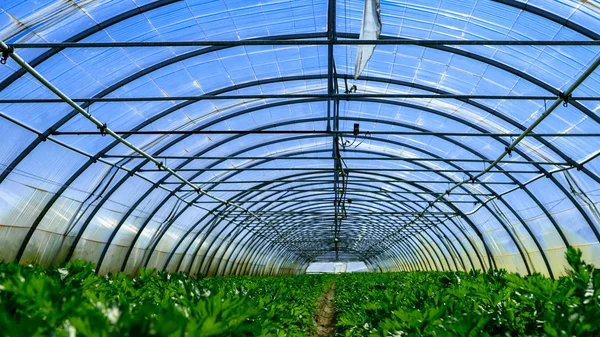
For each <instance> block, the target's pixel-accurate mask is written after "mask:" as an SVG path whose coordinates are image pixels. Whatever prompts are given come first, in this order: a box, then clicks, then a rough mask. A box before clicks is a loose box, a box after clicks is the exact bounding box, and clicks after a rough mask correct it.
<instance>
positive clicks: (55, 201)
mask: <svg viewBox="0 0 600 337" xmlns="http://www.w3.org/2000/svg"><path fill="white" fill-rule="evenodd" d="M328 6H329V4H328V2H327V1H321V0H312V1H288V0H286V1H279V0H273V1H269V0H260V1H257V0H254V1H253V0H243V1H242V0H238V1H224V0H213V1H200V0H199V1H175V0H166V1H164V0H163V1H139V0H136V1H129V0H122V1H100V0H98V1H93V0H82V1H77V2H56V1H50V0H48V1H35V2H32V1H12V2H10V3H8V2H7V3H0V8H1V11H0V38H1V39H2V40H3V41H4V42H5V43H7V44H8V45H11V44H16V48H15V52H16V53H17V54H18V55H20V56H21V57H22V58H23V59H24V60H25V61H27V62H28V63H29V64H31V65H32V66H33V67H35V69H36V70H37V71H38V72H39V73H41V74H42V75H43V76H44V77H45V78H46V79H48V80H49V81H50V82H51V83H52V84H53V85H54V86H56V87H57V88H59V89H60V90H61V91H63V92H64V93H65V94H66V95H68V96H69V97H71V98H78V99H80V100H79V101H78V102H79V103H80V105H81V106H82V107H83V108H84V109H86V110H87V111H88V112H89V113H90V114H91V115H93V116H94V117H95V118H96V119H98V120H99V121H101V122H103V123H106V125H107V126H108V127H109V128H110V129H112V130H120V131H122V132H126V131H149V132H155V131H158V132H163V133H162V134H159V133H155V134H152V133H137V134H136V133H134V134H123V137H124V138H126V139H127V141H129V142H131V143H132V144H134V145H135V146H137V147H139V148H141V149H143V150H144V151H146V152H147V153H149V154H151V155H152V156H154V157H156V158H159V160H161V161H162V162H163V163H164V164H165V166H168V167H170V168H173V169H175V170H176V171H178V173H179V174H181V176H183V177H185V178H186V179H188V180H189V181H191V182H194V184H196V185H197V186H199V187H201V188H202V189H203V190H206V191H208V192H209V193H210V194H211V195H213V196H216V197H218V198H221V199H223V200H227V201H229V202H230V203H231V204H223V203H221V202H219V201H215V200H214V199H211V198H209V197H207V196H206V195H204V194H197V193H195V192H194V191H193V190H192V189H190V188H189V186H185V185H183V184H181V182H180V181H179V180H178V179H176V178H174V177H173V176H172V175H170V174H169V173H168V172H165V171H164V170H162V171H161V170H159V168H157V166H156V165H155V164H154V163H151V162H149V161H148V160H147V159H145V158H141V157H140V156H139V155H138V154H137V153H135V152H133V151H132V150H131V149H130V148H128V147H126V146H124V145H123V144H120V143H119V142H117V141H116V140H115V139H114V138H112V137H110V136H104V137H103V136H101V135H98V134H94V133H95V132H97V131H98V130H97V128H96V125H94V124H93V123H91V122H90V121H89V120H88V119H86V118H85V117H84V116H83V115H81V114H78V113H77V112H76V111H75V110H73V108H72V107H70V106H69V105H67V104H65V103H62V102H58V101H51V102H46V103H39V102H35V100H36V99H56V96H55V95H54V94H52V92H51V91H50V90H48V89H47V88H46V87H45V86H44V85H42V84H41V83H40V82H39V81H38V80H36V79H35V78H33V77H32V76H31V75H30V74H27V73H26V72H25V71H23V70H22V69H21V67H20V66H19V65H18V64H17V63H15V62H13V61H12V60H9V61H8V62H7V64H6V65H3V66H0V90H1V91H0V133H1V134H2V135H3V138H2V146H0V247H1V248H0V259H1V260H5V261H20V262H21V263H26V264H27V263H39V264H42V265H49V264H53V263H59V262H62V261H65V260H68V259H77V258H81V259H87V260H90V261H93V262H95V263H98V264H99V272H101V273H105V272H108V271H119V270H123V271H126V272H131V273H135V272H137V270H139V268H141V267H143V266H147V267H154V268H159V269H167V270H170V271H186V272H189V273H192V274H194V273H203V274H209V275H222V274H241V273H245V274H276V273H295V272H298V271H303V270H305V269H306V267H307V266H308V264H309V263H311V262H313V261H326V260H332V259H335V258H336V256H337V258H338V259H341V260H349V261H356V260H361V261H364V262H365V263H366V264H367V265H368V266H369V268H371V269H375V270H414V269H426V270H430V269H438V270H454V269H458V270H468V269H473V268H488V267H490V266H495V267H498V268H506V269H508V270H511V271H517V272H520V273H523V274H527V273H533V272H540V273H543V274H546V275H551V276H556V275H559V274H560V273H562V272H563V271H564V266H565V265H566V264H565V262H564V259H563V254H564V251H565V249H566V247H567V246H569V245H571V246H575V247H578V248H580V249H581V250H582V251H583V252H584V257H585V258H586V259H587V260H588V261H591V262H595V263H596V264H599V263H600V245H599V239H600V234H599V231H600V218H599V217H600V212H599V211H598V209H597V203H598V201H599V193H598V191H599V190H600V189H599V186H600V185H599V183H600V176H599V174H600V172H599V171H600V170H599V168H600V165H599V161H598V159H597V156H598V153H599V150H598V149H599V148H600V138H599V137H597V136H591V135H594V134H600V124H599V123H600V117H599V116H598V110H599V109H600V99H598V100H593V99H587V100H571V101H570V102H569V104H568V105H567V106H563V105H562V104H561V105H560V106H559V107H558V108H557V109H556V110H554V111H553V112H552V113H551V114H550V115H549V116H548V117H547V118H546V119H545V120H544V121H543V122H542V123H541V124H539V125H538V126H537V127H536V128H535V129H534V133H536V134H543V135H544V136H532V135H530V136H528V137H526V138H524V140H523V141H522V142H520V143H519V144H518V145H517V147H516V148H515V149H514V150H513V151H512V153H511V156H510V157H508V156H507V157H506V158H504V160H503V162H501V163H500V164H499V165H498V166H496V167H495V168H494V169H493V170H492V171H493V172H490V173H488V174H485V175H484V176H483V177H482V178H481V179H479V181H477V182H475V183H470V184H465V185H462V186H461V187H459V188H457V189H456V190H454V191H453V192H452V193H451V194H450V195H449V196H445V197H444V199H443V200H441V201H438V202H435V203H434V204H433V205H432V206H431V207H428V208H427V206H428V205H429V204H430V203H431V202H432V201H433V200H436V198H437V197H438V196H440V194H441V193H444V192H445V191H446V190H448V189H449V188H450V187H452V186H453V185H454V184H455V183H457V182H460V181H463V180H465V179H468V177H469V176H471V175H475V174H476V173H478V172H480V171H481V170H483V169H484V168H485V167H486V165H488V164H489V163H490V162H491V161H493V160H494V159H496V158H497V157H498V156H499V155H500V154H502V152H503V151H504V150H505V148H506V147H507V146H508V145H510V142H511V141H512V140H513V138H515V137H514V136H515V135H519V134H521V133H522V132H523V131H524V130H525V129H526V128H527V127H529V126H530V125H532V123H534V121H535V120H536V119H537V118H539V116H540V115H541V114H542V113H543V112H544V109H545V107H548V106H549V105H550V104H551V103H552V101H553V100H546V101H545V100H544V99H528V100H514V99H507V98H506V97H505V98H504V99H492V98H486V97H483V98H482V97H481V96H514V97H516V96H540V97H541V96H543V97H552V96H556V97H557V96H559V94H560V93H561V92H564V91H565V90H566V89H567V88H568V87H569V86H570V85H571V84H573V83H574V82H575V81H576V80H577V79H578V78H579V77H580V76H581V74H582V73H583V72H584V71H585V70H586V69H587V68H588V67H589V66H590V65H591V64H592V63H593V61H594V60H595V59H596V58H597V57H599V56H600V46H598V45H444V44H438V45H410V44H400V45H392V44H381V45H378V46H377V47H376V48H375V52H374V54H373V56H372V58H371V60H370V62H369V63H368V65H367V67H366V69H365V70H364V71H363V73H362V74H361V76H360V78H359V79H358V80H356V81H355V80H353V79H352V75H353V69H354V60H355V57H356V46H355V45H344V44H330V45H327V44H325V45H323V44H318V45H308V44H306V45H305V44H291V45H283V44H275V45H232V46H227V45H219V46H161V47H132V46H127V47H106V48H97V47H95V48H92V47H89V48H87V47H73V46H71V47H67V48H62V47H56V48H26V47H24V46H25V45H27V44H33V43H61V42H74V43H84V42H90V43H92V42H93V43H96V42H98V43H111V42H142V41H145V42H163V43H168V42H174V41H220V40H222V41H238V40H244V41H245V40H248V39H259V40H266V39H271V40H282V39H286V40H307V39H309V40H331V38H332V36H334V35H332V33H333V32H335V36H334V37H335V38H337V39H338V40H347V39H350V40H353V39H356V38H357V37H358V32H359V31H360V27H361V18H362V8H363V1H351V0H338V1H337V2H336V3H335V7H336V10H335V20H333V19H334V17H333V16H332V17H328V13H334V12H333V11H331V10H328ZM381 13H382V23H383V30H382V35H381V39H382V40H390V39H391V40H394V39H396V41H401V40H405V39H409V40H504V41H549V40H556V41H573V40H575V41H593V40H598V39H600V4H599V3H598V2H594V1H586V2H580V1H566V0H564V1H562V0H561V1H525V2H522V1H516V0H501V1H458V0H452V1H386V0H382V2H381ZM333 21H335V29H333V27H334V25H331V24H329V25H328V22H330V23H331V22H333ZM19 45H20V46H21V47H22V48H19V47H18V46H19ZM330 46H331V47H330ZM329 56H333V59H330V58H329ZM332 62H333V63H334V64H335V69H333V67H332ZM330 70H331V71H330ZM334 70H335V71H334ZM330 75H331V76H332V78H333V82H329V81H328V76H330ZM345 79H347V82H348V83H349V85H356V87H357V89H358V90H357V94H372V95H373V96H372V97H363V98H360V97H358V96H357V97H353V98H351V99H348V100H346V99H343V98H342V99H340V98H335V99H332V97H333V96H331V92H330V90H331V89H332V86H333V87H335V89H337V91H336V93H340V94H344V88H345ZM599 91H600V73H599V72H598V71H596V72H594V73H592V74H591V75H590V76H589V77H587V78H586V79H585V81H584V82H583V83H582V84H581V85H579V86H578V87H577V88H576V90H575V92H574V93H573V96H574V97H600V92H599ZM391 94H395V95H402V94H415V95H435V94H448V95H467V96H464V97H458V98H454V99H448V98H423V97H421V98H406V97H405V98H398V97H396V98H394V97H386V95H391ZM201 95H213V96H214V95H231V96H234V95H240V96H244V95H246V96H248V95H275V96H273V97H272V98H253V99H250V98H235V97H232V98H229V99H214V98H212V99H211V98H207V99H190V100H152V101H151V100H146V101H144V100H129V101H128V100H127V99H133V98H140V97H163V98H164V97H176V96H201ZM286 95H289V97H286ZM294 95H296V96H297V97H294ZM298 95H304V96H298ZM327 95H329V96H327ZM348 95H352V94H348ZM378 95H379V97H375V96H378ZM469 95H480V97H479V98H469V97H468V96H469ZM336 97H338V96H336ZM91 98H94V99H99V98H105V99H109V98H121V99H122V100H120V101H116V100H113V101H93V100H90V99H91ZM2 100H4V101H2ZM19 100H21V101H19ZM27 100H28V101H27ZM335 102H337V103H335ZM335 104H338V106H339V109H338V110H337V111H338V116H337V117H334V116H333V115H332V110H335V109H336V107H335V106H334V105H335ZM328 111H329V112H328ZM336 119H337V122H336ZM354 123H359V124H360V131H361V133H360V134H359V136H358V137H354V136H353V135H352V134H351V133H352V129H353V125H354ZM331 128H334V130H340V131H346V134H344V135H343V139H342V140H339V141H340V142H342V144H344V145H346V146H345V147H344V146H343V149H342V151H341V155H342V157H343V164H344V166H345V167H346V169H347V171H346V172H348V179H347V187H346V188H345V190H344V193H345V194H344V198H343V199H344V200H347V199H352V203H348V202H346V205H345V206H346V210H347V213H348V216H347V218H343V219H342V218H341V217H339V214H338V215H336V214H334V213H335V212H334V209H335V208H336V207H335V206H334V200H338V201H339V200H341V199H340V196H341V195H342V192H341V188H342V187H341V186H342V185H343V184H340V183H339V174H340V173H339V170H336V169H335V167H336V164H335V163H336V160H334V157H333V153H334V152H335V151H334V148H335V143H334V142H335V138H334V136H335V135H334V136H332V135H331V134H326V133H324V134H317V133H314V134H310V133H285V132H281V133H260V132H255V133H235V132H234V133H230V134H226V133H221V134H219V133H213V134H185V132H183V133H182V134H168V132H167V133H165V131H190V130H197V131H198V130H204V131H206V130H212V131H214V132H217V131H224V130H233V131H235V130H254V131H257V130H271V131H282V130H304V131H311V130H319V131H326V130H331ZM365 131H369V132H370V133H368V134H367V133H365ZM69 132H71V133H77V132H88V133H87V134H80V135H73V134H68V133H69ZM61 133H62V134H61ZM65 133H67V134H65ZM419 133H421V134H419ZM485 134H490V135H485ZM584 134H587V136H583V135H584ZM509 135H513V137H511V136H509ZM344 142H345V143H344ZM338 163H339V162H338ZM336 172H337V173H336ZM336 175H337V179H338V180H337V183H336ZM233 204H235V205H239V206H242V207H244V208H246V209H249V210H251V211H252V212H254V213H255V214H257V215H258V216H259V217H260V220H258V219H255V218H252V217H251V216H249V214H248V213H247V212H244V211H242V210H241V209H240V208H236V207H233V206H232V205H233ZM423 210H426V212H424V214H423V215H422V216H420V213H421V211H423ZM335 224H338V225H337V228H336V225H335ZM337 231H339V233H338V232H337ZM336 238H337V239H338V240H339V241H338V242H335V239H336Z"/></svg>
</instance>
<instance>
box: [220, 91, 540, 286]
mask: <svg viewBox="0 0 600 337" xmlns="http://www.w3.org/2000/svg"><path fill="white" fill-rule="evenodd" d="M389 104H397V105H403V104H404V103H400V102H389ZM432 113H437V114H440V115H443V116H445V114H444V113H441V112H436V111H433V112H432ZM445 117H448V118H451V119H455V118H456V117H453V116H445ZM352 120H357V121H358V119H356V118H354V119H352ZM361 120H366V121H372V122H379V123H387V124H390V125H396V123H392V122H390V121H385V120H369V119H361ZM457 121H459V122H461V120H460V119H458V120H457ZM463 123H464V124H466V125H469V126H470V127H473V128H474V129H477V130H480V131H481V132H482V133H486V132H487V131H486V130H482V128H479V127H478V126H476V125H472V124H470V122H463ZM399 126H402V125H399ZM403 127H407V126H403ZM234 138H235V137H232V138H231V139H234ZM439 138H443V139H445V140H447V141H450V142H453V141H451V140H449V139H448V138H447V137H439ZM494 138H496V137H494ZM500 142H501V143H502V142H503V141H501V140H500ZM453 143H454V144H455V145H459V144H460V143H458V142H453ZM402 146H405V145H402ZM459 146H460V145H459ZM461 147H462V146H461ZM515 150H516V149H515ZM470 152H473V151H470ZM516 152H518V153H519V154H520V155H521V156H523V157H524V158H527V159H529V157H528V156H527V155H525V154H523V153H521V152H520V151H516ZM477 155H478V156H479V157H483V156H482V155H480V154H477ZM484 158H485V157H484ZM514 180H515V179H513V181H514ZM467 192H468V191H467ZM494 193H495V192H494ZM490 213H491V214H493V215H494V217H495V218H496V220H497V221H498V222H499V223H502V224H503V227H505V230H506V231H507V232H508V233H509V235H510V236H511V238H512V239H513V241H514V242H515V245H516V247H517V248H518V249H519V251H520V252H521V248H520V246H519V245H518V244H517V243H516V240H515V239H514V237H513V236H512V233H510V231H508V229H506V226H505V225H504V222H503V221H502V220H501V219H500V218H499V217H498V216H497V215H496V214H495V212H490ZM515 216H517V218H519V220H520V222H521V223H522V224H523V226H524V228H526V230H527V231H528V232H529V234H530V237H531V238H532V239H533V240H534V242H536V245H537V247H538V250H539V251H540V253H542V255H543V256H544V260H545V262H546V263H547V265H548V262H547V259H546V258H545V254H543V249H542V248H541V246H540V245H539V242H537V239H536V238H535V236H534V235H533V234H532V233H531V232H530V230H529V228H528V227H527V226H526V224H525V222H523V221H522V219H520V216H519V215H518V214H515ZM521 255H522V258H523V261H524V263H525V266H526V269H527V270H528V272H530V270H529V266H528V264H527V262H526V259H525V257H524V254H523V253H522V252H521ZM548 270H549V274H551V275H552V271H551V270H550V269H549V268H548Z"/></svg>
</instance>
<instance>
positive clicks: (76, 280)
mask: <svg viewBox="0 0 600 337" xmlns="http://www.w3.org/2000/svg"><path fill="white" fill-rule="evenodd" d="M580 256H581V255H580V253H579V252H577V251H575V250H569V252H568V254H567V259H568V261H569V263H570V265H571V268H572V271H571V272H570V276H569V277H563V278H560V279H559V280H556V281H553V280H550V279H547V278H544V277H542V276H540V275H534V276H530V277H520V276H519V275H516V274H510V273H506V272H504V271H489V272H471V273H462V272H455V273H454V272H452V273H450V272H414V273H386V274H344V275H336V276H333V275H303V276H297V277H223V278H204V279H193V278H187V277H186V276H185V275H183V274H167V273H162V272H156V271H151V270H145V271H143V272H142V273H141V275H140V276H138V277H136V278H131V277H129V276H128V275H125V274H111V275H108V276H96V275H95V274H94V270H93V265H91V264H87V263H83V262H81V261H75V262H71V263H69V264H67V265H65V266H62V267H61V268H55V269H47V270H43V269H40V268H37V267H31V266H29V267H27V266H20V265H16V264H2V263H0V336H12V337H16V336H147V335H155V336H217V335H219V336H311V335H316V331H317V330H316V328H315V321H314V319H313V317H314V316H315V311H316V310H317V307H318V303H319V298H320V297H321V296H322V294H324V293H325V292H327V290H328V289H332V287H331V286H332V284H333V283H335V296H334V299H333V303H334V305H335V309H336V317H335V330H336V331H335V332H334V335H338V336H600V274H599V273H598V272H596V271H594V269H593V267H592V266H590V265H587V264H585V263H583V262H581V261H580ZM322 301H323V298H321V299H320V302H321V306H322Z"/></svg>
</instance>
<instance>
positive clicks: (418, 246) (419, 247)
mask: <svg viewBox="0 0 600 337" xmlns="http://www.w3.org/2000/svg"><path fill="white" fill-rule="evenodd" d="M356 206H358V207H360V208H361V209H366V206H363V205H356ZM373 207H376V208H378V209H381V210H384V209H391V208H389V207H385V206H380V205H377V206H373ZM328 208H330V204H329V203H319V204H313V203H311V204H310V205H306V204H304V205H302V206H298V205H293V206H290V207H289V209H290V210H293V211H304V210H306V211H309V210H311V211H312V210H323V209H328ZM292 218H293V215H286V216H282V217H281V219H278V221H280V222H287V221H288V220H289V219H292ZM377 220H378V221H376V222H375V224H377V226H378V227H382V228H381V234H385V232H383V230H384V229H386V228H388V229H392V228H391V227H389V226H386V225H384V222H382V221H384V220H388V221H389V222H390V223H391V222H393V221H395V220H394V219H392V218H391V217H390V216H385V215H382V216H380V217H378V219H377ZM303 223H314V221H313V220H312V219H304V220H299V221H296V222H294V223H293V226H294V227H296V226H300V227H301V228H299V229H298V230H296V231H291V232H290V231H289V230H286V231H284V232H283V233H286V238H289V239H295V238H299V237H302V236H303V235H304V234H305V233H306V231H310V230H311V228H309V227H308V226H306V227H305V226H303ZM346 224H347V225H348V224H350V226H353V225H352V224H351V223H350V222H349V221H347V220H346ZM369 225H370V226H371V228H373V222H370V223H369ZM431 226H433V224H432V225H431ZM290 227H291V226H288V227H284V229H288V228H290ZM430 228H431V227H430ZM377 232H380V230H377ZM423 234H425V235H427V236H429V237H430V238H431V236H430V234H429V233H427V232H426V231H423V232H417V233H412V232H411V233H407V234H405V235H404V238H406V239H407V240H411V239H414V238H413V237H412V236H411V235H419V236H421V237H422V238H423V239H425V238H424V237H423ZM431 239H432V240H433V238H431ZM439 241H440V242H441V243H442V244H443V245H444V246H445V247H446V250H447V251H448V252H451V251H452V248H454V249H455V247H454V246H452V248H450V246H448V244H447V242H445V241H444V240H443V239H442V238H441V237H439ZM424 242H425V243H426V244H424V243H423V242H421V241H418V242H414V241H411V242H410V243H409V245H410V246H412V248H413V249H415V252H419V251H425V252H426V253H428V254H429V255H430V256H431V252H430V250H429V249H431V250H433V252H434V253H435V255H438V254H437V251H436V250H435V248H434V247H433V246H432V245H431V242H429V241H427V240H426V239H425V240H424ZM434 242H435V241H434ZM428 245H429V247H428ZM436 245H438V244H437V242H436ZM438 246H439V245H438ZM308 248H310V246H308ZM391 248H393V247H391V246H388V247H386V248H385V249H391ZM438 249H439V247H438ZM439 250H440V252H441V253H443V251H442V250H441V249H439ZM352 251H355V252H356V253H357V254H358V255H357V256H358V257H361V258H362V255H361V252H360V251H359V250H352ZM418 255H419V256H421V255H420V254H418ZM448 255H450V257H451V260H452V264H453V265H454V269H456V270H457V269H458V263H457V262H456V260H455V257H454V256H452V255H451V253H449V254H448ZM442 257H443V258H444V261H445V262H446V266H447V267H448V270H452V267H451V266H450V263H449V260H448V258H447V256H446V254H442ZM421 258H423V256H421ZM437 258H438V262H439V263H440V266H441V269H442V270H444V264H443V263H442V260H441V259H440V258H439V255H438V256H437ZM423 260H424V261H426V263H427V264H428V265H429V261H428V260H427V258H423ZM431 261H435V259H434V258H433V256H431ZM460 262H461V265H464V261H460ZM429 269H431V266H429Z"/></svg>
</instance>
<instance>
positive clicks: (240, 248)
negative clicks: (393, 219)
mask: <svg viewBox="0 0 600 337" xmlns="http://www.w3.org/2000/svg"><path fill="white" fill-rule="evenodd" d="M281 185H282V184H281V183H280V184H279V185H278V186H281ZM277 193H278V192H272V193H271V196H272V195H274V194H277ZM297 193H299V192H297ZM290 195H292V194H290ZM246 236H247V234H245V235H244V238H242V240H245V237H246ZM465 236H466V235H465ZM256 241H258V240H256ZM459 242H460V241H459ZM247 243H248V242H245V244H247ZM253 243H255V244H259V243H260V242H253ZM461 245H462V243H461ZM251 247H252V245H251ZM236 248H238V247H236ZM463 248H464V247H463ZM242 249H244V248H243V247H239V248H238V252H237V253H235V254H236V255H235V257H234V258H233V259H234V260H236V259H237V257H238V256H239V253H240V252H241V251H242ZM187 250H189V246H188V248H186V251H187ZM249 252H250V250H249V251H248V252H244V254H245V255H247V254H248V253H249ZM476 252H477V251H476ZM250 254H251V253H250ZM194 256H195V255H194ZM468 257H469V259H470V256H468ZM180 265H181V261H180V263H179V264H178V267H177V270H179V268H180ZM235 272H236V273H237V270H236V271H235Z"/></svg>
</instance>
